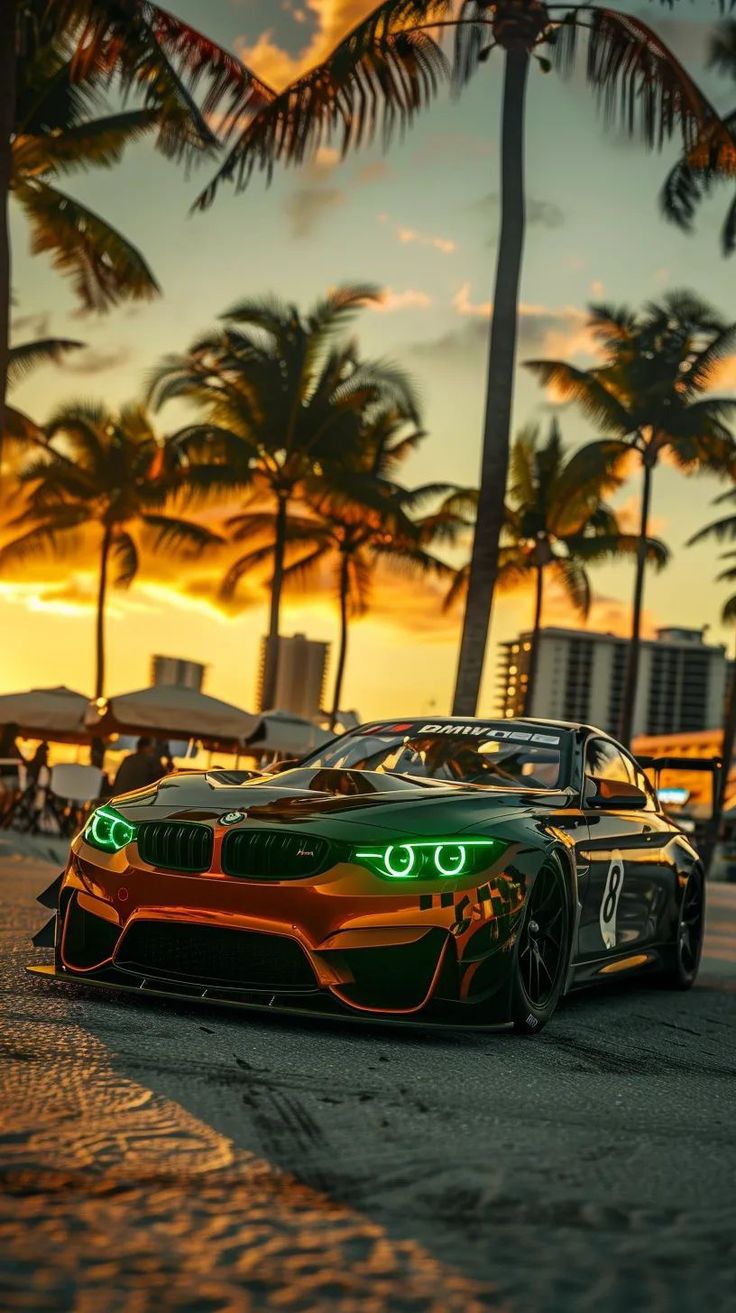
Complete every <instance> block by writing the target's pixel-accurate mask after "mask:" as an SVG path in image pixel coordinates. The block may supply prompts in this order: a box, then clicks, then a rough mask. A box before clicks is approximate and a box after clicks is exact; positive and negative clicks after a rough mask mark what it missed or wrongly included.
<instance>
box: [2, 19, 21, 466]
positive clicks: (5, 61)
mask: <svg viewBox="0 0 736 1313" xmlns="http://www.w3.org/2000/svg"><path fill="white" fill-rule="evenodd" d="M17 23H18V6H17V0H3V3H2V4H0V483H1V482H2V466H3V445H4V438H5V393H6V389H7V384H8V359H9V352H10V230H9V218H8V201H9V199H10V170H11V154H12V136H13V130H14V127H15V71H16V58H17Z"/></svg>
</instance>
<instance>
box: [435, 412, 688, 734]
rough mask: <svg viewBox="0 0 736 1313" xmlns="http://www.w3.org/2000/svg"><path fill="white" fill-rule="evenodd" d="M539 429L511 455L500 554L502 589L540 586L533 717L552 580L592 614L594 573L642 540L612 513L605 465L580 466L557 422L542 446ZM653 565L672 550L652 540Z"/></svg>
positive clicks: (527, 433) (612, 481)
mask: <svg viewBox="0 0 736 1313" xmlns="http://www.w3.org/2000/svg"><path fill="white" fill-rule="evenodd" d="M540 439H541V435H540V430H539V427H538V426H535V425H532V426H530V427H529V428H527V429H524V430H522V432H521V433H520V434H519V436H518V437H517V438H516V440H515V442H514V443H513V445H512V448H511V462H510V480H509V490H508V505H507V512H506V525H505V527H504V531H503V535H502V538H501V548H500V551H499V570H498V584H499V587H502V588H503V587H508V588H514V587H517V586H518V585H519V584H524V583H527V582H531V583H532V584H533V587H534V620H533V624H532V633H531V644H530V652H529V659H528V663H527V671H526V676H525V677H524V676H523V675H522V674H521V670H519V671H517V675H518V677H519V678H520V679H521V680H522V681H523V680H524V678H525V680H526V682H525V684H524V683H523V684H522V686H523V693H524V696H523V709H524V713H525V714H526V715H531V714H532V712H533V703H534V691H535V686H536V677H537V668H538V663H539V634H540V630H541V624H542V608H543V604H544V587H545V583H546V581H547V579H548V577H551V578H552V580H553V581H554V582H556V583H557V584H558V585H560V587H561V588H562V590H563V592H564V594H565V596H566V597H567V600H568V601H569V603H570V605H571V606H572V607H573V609H574V610H575V611H577V612H578V613H579V615H581V616H583V617H586V616H587V615H588V612H589V611H590V605H591V601H592V589H591V585H590V579H589V576H588V567H589V566H591V565H597V564H600V563H602V562H605V561H611V560H616V559H617V558H619V557H623V556H626V555H636V553H637V551H638V547H639V539H638V537H637V536H636V534H629V533H623V532H622V530H621V527H620V525H619V522H618V519H617V517H616V514H615V512H614V511H612V510H611V508H610V507H609V506H607V505H606V504H605V501H604V500H603V498H604V493H605V491H606V490H607V489H608V490H610V489H611V488H612V487H615V486H616V484H617V483H618V482H619V480H618V479H616V478H615V476H612V475H611V474H610V471H609V470H608V469H607V468H606V464H605V462H601V466H600V467H599V468H595V467H592V463H591V462H590V460H589V459H588V455H587V453H586V454H585V455H584V456H583V457H582V458H581V459H578V456H577V453H575V454H573V455H572V456H570V455H569V453H568V452H567V450H566V449H565V447H564V445H563V442H562V437H561V434H560V430H559V426H558V425H557V422H556V421H554V420H553V421H552V423H551V424H550V427H549V432H548V434H547V437H546V440H545V441H544V442H542V441H541V440H540ZM647 553H648V559H649V560H650V561H651V562H652V563H653V564H654V565H656V566H658V567H660V568H661V567H662V566H663V565H664V564H665V563H666V561H667V558H668V552H667V548H666V547H665V546H664V544H663V543H661V542H658V541H657V540H656V539H649V542H648V548H647ZM467 578H468V567H467V566H466V567H464V568H463V569H461V570H459V571H458V573H457V575H456V577H455V580H454V581H453V584H452V588H451V589H450V592H449V594H448V597H447V605H448V606H449V605H452V603H453V602H454V601H455V600H456V598H457V597H458V596H459V595H460V594H461V593H462V592H464V591H465V589H466V588H467Z"/></svg>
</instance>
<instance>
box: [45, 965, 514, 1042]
mask: <svg viewBox="0 0 736 1313" xmlns="http://www.w3.org/2000/svg"><path fill="white" fill-rule="evenodd" d="M25 970H26V972H27V974H28V975H30V976H40V977H41V979H43V980H45V981H53V982H54V983H56V984H63V985H77V986H79V985H81V986H82V987H83V988H87V987H89V988H91V989H101V990H106V991H107V992H108V993H111V994H135V996H136V997H137V998H165V999H168V1000H170V1001H173V1002H176V1003H200V1004H204V1005H205V1006H206V1007H218V1008H235V1009H236V1010H237V1011H238V1012H262V1013H263V1012H268V1013H270V1014H271V1016H274V1015H277V1016H287V1017H308V1018H310V1019H313V1020H316V1021H345V1022H348V1023H350V1024H356V1023H357V1024H358V1025H364V1026H391V1027H393V1028H394V1029H396V1028H398V1029H401V1030H406V1029H409V1028H410V1029H412V1030H431V1031H438V1030H441V1031H445V1032H447V1031H454V1032H455V1033H456V1034H461V1033H462V1032H464V1031H474V1032H479V1033H483V1034H494V1033H498V1032H499V1031H508V1030H510V1029H511V1022H501V1023H498V1022H496V1023H486V1024H478V1023H476V1022H474V1021H464V1020H462V1017H459V1018H456V1019H454V1020H446V1021H443V1020H441V1019H434V1018H426V1019H425V1018H424V1017H418V1016H415V1015H413V1014H411V1013H407V1014H405V1015H403V1016H401V1017H392V1016H386V1015H385V1014H383V1013H380V1012H371V1013H369V1014H368V1013H361V1012H353V1011H349V1010H348V1009H347V1008H346V1007H344V1006H343V1005H342V1004H341V1003H339V1002H338V1001H337V1000H332V999H327V998H326V999H325V1001H324V1004H323V1006H321V1007H314V1006H309V1005H308V1004H306V1005H304V1006H301V1005H300V1006H298V1007H297V1006H295V1005H294V1003H293V1002H291V1003H290V1002H289V1001H288V1000H286V1001H285V1000H284V996H283V995H281V996H279V995H277V994H274V995H272V996H270V997H269V1000H268V1002H265V1001H264V1002H260V1001H258V1000H253V999H251V998H248V999H233V998H223V997H221V996H219V994H218V991H217V990H216V989H206V988H201V987H200V986H197V985H191V986H189V985H181V986H180V985H178V984H177V985H176V986H167V985H166V984H165V983H164V982H162V981H153V980H149V979H146V978H142V979H141V981H140V983H139V984H136V985H129V984H126V983H125V982H120V981H118V980H101V979H100V978H99V977H97V978H94V977H92V976H72V975H70V974H69V973H68V972H67V971H57V970H56V968H55V967H53V966H50V965H48V966H27V967H26V968H25Z"/></svg>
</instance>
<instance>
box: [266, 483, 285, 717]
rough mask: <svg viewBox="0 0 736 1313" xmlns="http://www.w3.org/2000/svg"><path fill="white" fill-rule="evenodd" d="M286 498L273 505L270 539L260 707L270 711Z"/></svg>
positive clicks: (276, 665) (273, 700)
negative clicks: (270, 566)
mask: <svg viewBox="0 0 736 1313" xmlns="http://www.w3.org/2000/svg"><path fill="white" fill-rule="evenodd" d="M286 520H287V501H286V498H285V497H283V496H279V498H278V502H277V506H276V527H275V535H274V543H273V579H272V580H271V611H270V617H269V623H268V638H267V639H266V654H265V661H264V664H263V684H262V687H261V705H260V708H259V710H261V711H272V710H273V708H274V706H275V703H276V681H277V679H278V673H279V620H280V617H281V594H282V592H283V590H284V557H285V554H286Z"/></svg>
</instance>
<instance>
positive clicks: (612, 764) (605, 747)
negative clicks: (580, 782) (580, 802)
mask: <svg viewBox="0 0 736 1313" xmlns="http://www.w3.org/2000/svg"><path fill="white" fill-rule="evenodd" d="M591 779H596V780H618V781H619V782H620V783H623V784H636V782H637V781H636V778H635V769H634V763H633V762H632V761H631V760H630V759H629V758H628V757H627V756H625V754H624V753H623V752H622V751H621V749H620V748H617V747H616V744H615V743H611V742H610V741H609V740H608V739H590V740H589V742H588V745H587V747H586V749H585V782H586V792H587V785H588V781H589V780H591Z"/></svg>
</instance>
